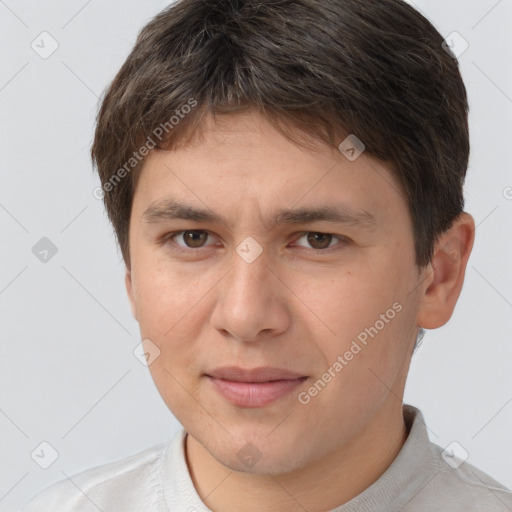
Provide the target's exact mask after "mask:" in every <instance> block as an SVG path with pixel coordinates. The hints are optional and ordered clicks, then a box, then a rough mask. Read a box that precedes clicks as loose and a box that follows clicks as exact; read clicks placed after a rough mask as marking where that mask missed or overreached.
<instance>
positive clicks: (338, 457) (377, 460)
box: [185, 394, 408, 512]
mask: <svg viewBox="0 0 512 512" xmlns="http://www.w3.org/2000/svg"><path fill="white" fill-rule="evenodd" d="M407 434H408V433H407V429H406V426H405V423H404V419H403V413H402V404H401V402H399V401H398V400H397V399H396V397H395V396H392V395H391V394H390V396H389V397H388V400H387V401H386V402H385V403H384V405H383V406H382V407H381V408H380V409H379V410H378V411H377V413H376V414H375V415H374V416H373V417H372V418H371V419H370V421H369V422H368V423H367V424H366V426H365V427H364V428H363V429H362V430H361V431H360V432H359V433H358V434H357V436H356V437H354V438H353V439H352V440H351V441H350V443H347V445H344V446H341V447H340V448H339V449H338V450H336V451H334V452H332V453H331V454H329V456H328V457H325V458H323V459H321V460H319V461H317V462H315V463H314V464H312V465H309V466H307V467H303V468H301V469H299V470H296V471H293V472H291V473H286V474H280V475H270V474H253V473H243V472H238V471H232V470H230V469H229V468H227V467H225V466H224V465H222V464H220V463H219V462H218V461H217V460H216V459H215V458H214V457H212V456H211V454H210V453H209V452H208V451H207V450H205V449H204V447H203V446H202V445H201V444H199V443H198V442H197V441H196V440H195V439H194V438H193V437H191V436H190V435H187V436H186V442H185V453H186V457H187V464H188V467H189V471H190V474H191V478H192V481H193V483H194V486H195V488H196V490H197V492H198V494H199V496H201V498H202V500H203V501H204V502H205V504H206V505H207V506H208V507H209V508H210V509H211V510H214V511H215V512H253V511H255V510H257V511H258V512H281V511H282V512H285V511H286V512H295V511H297V512H299V511H300V512H303V511H304V510H308V511H309V512H325V511H326V510H332V509H334V508H336V507H339V506H341V505H343V504H344V503H347V502H348V501H350V500H351V499H352V498H354V497H355V496H357V495H358V494H360V493H361V492H363V491H364V490H365V489H367V488H368V487H369V486H370V485H371V484H373V483H374V482H375V481H376V480H378V479H379V477H380V476H382V474H383V473H384V472H385V470H386V469H387V468H388V467H389V466H390V464H391V463H392V462H393V460H394V459H395V458H396V456H397V455H398V452H399V451H400V449H401V448H402V446H403V445H404V443H405V441H406V439H407ZM241 496H242V497H243V499H240V497H241Z"/></svg>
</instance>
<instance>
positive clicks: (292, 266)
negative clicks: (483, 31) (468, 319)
mask: <svg viewBox="0 0 512 512" xmlns="http://www.w3.org/2000/svg"><path fill="white" fill-rule="evenodd" d="M468 153H469V137H468V124H467V99H466V91H465V87H464V84H463V82H462V79H461V76H460V73H459V70H458V66H457V61H456V60H455V59H454V58H453V55H451V54H450V53H449V52H448V51H446V50H445V49H444V48H443V38H442V36H441V35H440V34H439V33H438V32H437V31H436V30H435V28H434V27H433V26H432V25H431V24H430V23H429V22H428V21H427V20H426V19H425V18H424V17H422V16H421V15H420V14H419V13H418V12H416V11H415V10H414V9H413V8H412V7H410V6H409V5H408V4H406V3H404V2H402V1H401V0H378V1H377V0H367V1H364V2H361V1H355V0H316V1H313V0H298V1H293V2H292V1H288V0H279V1H271V0H269V1H261V2H257V1H252V2H251V1H241V0H240V1H237V0H230V1H229V0H206V1H204V0H182V1H179V2H177V3H175V4H172V5H171V6H169V7H168V8H167V9H165V10H164V11H163V12H161V13H160V14H159V15H157V16H156V17H155V18H154V19H153V20H151V21H150V22H149V23H148V24H147V25H146V27H144V29H143V30H142V32H141V33H140V34H139V37H138V39H137V42H136V44H135V47H134V49H133V51H132V52H131V54H130V55H129V57H128V59H127V61H126V62H125V63H124V65H123V66H122V68H121V70H120V71H119V73H118V74H117V76H116V77H115V79H114V80H113V82H112V84H111V85H110V87H109V88H108V90H107V93H106V95H105V97H104V99H103V102H102V105H101V109H100V112H99V115H98V119H97V127H96V133H95V139H94V143H93V147H92V157H93V161H94V163H95V164H96V166H97V169H98V172H99V175H100V178H101V182H102V193H104V202H105V206H106V209H107V212H108V214H109V218H110V220H111V221H112V223H113V226H114V229H115V231H116V235H117V239H118V242H119V245H120V247H121V250H122V254H123V257H124V261H125V263H126V287H127V292H128V296H129V298H130V301H131V305H132V311H133V315H134V316H135V318H136V319H137V321H138V322H139V324H140V330H141V338H142V339H143V346H144V350H145V353H146V357H147V359H148V364H149V368H150V371H151V375H152V377H153V380H154V382H155V384H156V387H157V389H158V391H159V392H160V394H161V396H162V398H163V400H164V402H165V403H166V404H167V405H168V407H169V409H170V410H171V411H172V413H173V414H174V415H175V416H176V418H177V419H178V420H179V421H180V423H181V424H182V425H183V430H182V431H181V432H180V433H179V434H178V436H176V438H174V439H173V440H171V441H170V442H169V443H168V444H162V445H158V446H154V447H151V448H148V449H147V450H145V451H144V452H142V453H139V454H136V455H134V456H132V457H130V458H128V459H125V460H123V461H119V462H116V463H111V464H108V465H105V466H101V467H99V468H94V469H91V470H88V471H85V472H83V473H81V474H80V475H76V476H75V477H74V478H73V482H70V481H68V480H65V481H62V482H60V483H58V484H55V485H54V486H52V487H51V488H49V489H48V490H46V491H44V492H43V493H42V494H41V495H40V496H39V497H37V498H36V499H35V500H33V502H31V504H29V505H28V506H27V507H26V508H25V510H26V511H35V510H59V511H71V510H73V511H75V510H77V511H85V510H98V509H99V510H103V511H105V512H106V511H114V510H115V511H117V510H119V511H135V510H144V511H151V512H152V511H159V512H164V511H171V512H174V511H208V510H212V511H215V512H235V511H236V512H250V511H258V512H264V511H265V512H266V511H272V512H275V511H277V512H280V511H287V512H289V511H305V510H307V511H309V512H325V511H338V512H347V511H372V512H377V511H392V512H397V511H407V512H410V511H414V512H423V511H425V512H426V511H429V512H432V511H448V510H450V511H465V512H468V511H482V510H486V511H504V510H512V495H511V492H510V491H509V490H508V489H506V488H505V487H503V486H502V485H501V484H499V483H498V482H496V481H495V480H493V479H492V478H490V477H489V476H488V475H486V474H484V473H483V472H481V471H479V470H478V469H476V468H475V467H473V466H471V465H470V464H467V463H463V464H462V463H461V461H457V460H456V459H454V458H450V457H449V456H447V455H446V454H445V453H443V451H442V449H441V448H440V447H438V446H436V445H434V444H432V443H430V441H429V440H428V434H427V431H426V426H425V424H424V422H423V417H422V414H421V412H420V411H419V410H418V409H417V408H415V407H413V406H411V405H406V404H405V405H404V404H403V403H402V398H403V393H404V386H405V382H406V377H407V373H408V370H409V364H410V360H411V356H412V353H413V351H414V347H415V343H416V342H417V340H418V339H419V338H420V337H421V333H422V329H435V328H437V327H440V326H442V325H444V324H446V322H448V320H449V319H450V317H451V315H452V313H453V310H454V308H455V305H456V302H457V299H458V297H459V295H460V292H461V289H462V286H463V281H464V274H465V269H466V265H467V262H468V258H469V256H470V253H471V249H472V247H473V241H474V232H475V225H474V220H473V218H472V217H471V215H469V214H468V213H466V212H464V211H463V207H464V199H463V194H462V186H463V183H464V178H465V173H466V169H467V163H468Z"/></svg>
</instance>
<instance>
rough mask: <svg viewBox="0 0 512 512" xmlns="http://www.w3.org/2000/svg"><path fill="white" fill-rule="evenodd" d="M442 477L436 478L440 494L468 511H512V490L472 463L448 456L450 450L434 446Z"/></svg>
mask: <svg viewBox="0 0 512 512" xmlns="http://www.w3.org/2000/svg"><path fill="white" fill-rule="evenodd" d="M432 450H433V452H434V453H435V454H436V459H437V465H438V468H439V471H438V474H437V475H436V476H435V477H434V481H433V483H434V487H435V489H436V494H438V495H441V496H443V495H444V496H446V499H447V501H448V502H451V503H453V504H454V505H455V504H456V505H457V506H459V507H462V506H463V507H464V510H466V511H467V512H471V511H475V512H476V511H478V512H503V511H504V510H512V490H510V489H508V488H507V487H505V486H504V485H503V484H501V483H500V482H498V481H497V480H495V479H494V478H492V477H491V476H489V475H488V474H486V473H484V472H483V471H482V470H480V469H478V468H477V467H475V466H473V465H472V464H470V463H468V462H462V461H461V460H457V459H456V458H453V457H452V456H451V454H450V455H449V456H447V453H446V450H443V449H442V448H441V447H440V446H438V445H436V444H434V443H432Z"/></svg>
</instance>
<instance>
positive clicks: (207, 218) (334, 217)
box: [142, 200, 377, 231]
mask: <svg viewBox="0 0 512 512" xmlns="http://www.w3.org/2000/svg"><path fill="white" fill-rule="evenodd" d="M142 219H143V220H144V221H145V222H147V223H158V222H166V221H172V220H177V219H181V220H189V221H195V222H205V223H212V224H223V225H225V226H228V227H229V228H230V229H231V228H232V227H233V225H232V224H231V223H229V222H228V221H227V220H226V219H225V218H224V217H222V216H221V215H219V214H217V213H215V212H213V211H211V210H208V209H203V208H196V207H194V206H191V205H188V204H185V203H182V202H179V201H175V200H164V201H159V202H157V203H153V204H151V205H150V206H149V207H148V208H147V209H146V210H145V211H144V213H143V214H142ZM260 219H261V216H260ZM261 221H262V223H263V225H264V226H266V227H267V229H268V230H269V231H270V230H272V229H274V228H275V227H276V226H278V225H281V224H310V223H313V222H319V221H326V222H332V223H336V224H346V225H350V226H354V227H359V228H363V229H372V228H375V227H376V226H377V218H376V216H375V215H374V214H372V213H370V212H367V211H366V210H356V209H354V208H352V207H350V206H348V205H345V204H337V205H327V206H322V207H318V208H304V207H302V208H295V209H293V208H291V209H286V208H282V209H280V210H277V211H276V212H274V213H273V214H271V215H269V216H268V217H267V218H265V219H261Z"/></svg>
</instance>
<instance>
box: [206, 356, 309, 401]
mask: <svg viewBox="0 0 512 512" xmlns="http://www.w3.org/2000/svg"><path fill="white" fill-rule="evenodd" d="M205 377H206V379H207V380H208V381H209V382H210V384H211V385H212V386H213V388H214V389H215V390H216V391H217V392H218V393H219V394H220V395H221V396H222V397H223V398H224V399H226V400H227V401H228V402H230V403H232V404H233V405H237V406H239V407H249V408H255V407H264V406H266V405H269V404H271V403H273V402H275V401H277V400H278V399H280V398H283V397H284V396H286V395H288V394H289V393H291V392H292V391H293V390H294V389H295V388H296V387H298V386H300V385H301V384H302V383H303V382H304V381H305V380H306V379H307V378H308V377H307V376H305V375H301V374H298V373H296V372H292V371H290V370H285V369H281V368H271V367H265V368H254V369H243V368H237V367H233V366H230V367H223V368H217V369H215V370H212V371H211V372H208V373H207V374H205Z"/></svg>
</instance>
